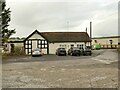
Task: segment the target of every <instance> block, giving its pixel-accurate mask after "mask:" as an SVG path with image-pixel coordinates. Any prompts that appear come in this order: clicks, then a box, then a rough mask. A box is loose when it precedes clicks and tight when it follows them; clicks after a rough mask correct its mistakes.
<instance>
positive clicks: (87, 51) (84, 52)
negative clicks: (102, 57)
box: [82, 46, 92, 56]
mask: <svg viewBox="0 0 120 90" xmlns="http://www.w3.org/2000/svg"><path fill="white" fill-rule="evenodd" d="M82 53H83V55H90V56H91V55H92V50H91V48H90V46H86V47H85V48H84V50H83V52H82Z"/></svg>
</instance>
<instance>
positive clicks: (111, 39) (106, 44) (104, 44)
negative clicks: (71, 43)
mask: <svg viewBox="0 0 120 90" xmlns="http://www.w3.org/2000/svg"><path fill="white" fill-rule="evenodd" d="M96 43H97V44H100V45H101V48H111V45H112V47H113V48H118V47H119V46H118V44H119V43H120V36H108V37H94V38H92V45H95V44H96Z"/></svg>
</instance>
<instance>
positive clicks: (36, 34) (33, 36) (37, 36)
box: [29, 33, 45, 40]
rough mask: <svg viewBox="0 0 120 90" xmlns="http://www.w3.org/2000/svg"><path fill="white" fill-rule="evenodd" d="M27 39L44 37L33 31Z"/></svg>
mask: <svg viewBox="0 0 120 90" xmlns="http://www.w3.org/2000/svg"><path fill="white" fill-rule="evenodd" d="M29 39H44V38H43V37H42V36H40V35H39V34H38V33H35V34H33V35H32V36H31V37H30V38H29ZM44 40H45V39H44Z"/></svg>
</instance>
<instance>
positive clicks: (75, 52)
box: [68, 47, 81, 56]
mask: <svg viewBox="0 0 120 90" xmlns="http://www.w3.org/2000/svg"><path fill="white" fill-rule="evenodd" d="M68 55H71V56H73V55H78V56H80V55H81V50H80V48H78V47H72V48H70V49H69V50H68Z"/></svg>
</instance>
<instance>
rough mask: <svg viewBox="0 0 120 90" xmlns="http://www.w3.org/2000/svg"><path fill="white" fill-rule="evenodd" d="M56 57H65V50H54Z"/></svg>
mask: <svg viewBox="0 0 120 90" xmlns="http://www.w3.org/2000/svg"><path fill="white" fill-rule="evenodd" d="M56 55H58V56H60V55H64V56H66V50H65V48H58V49H57V50H56Z"/></svg>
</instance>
